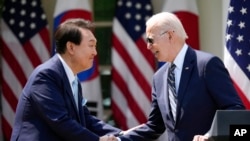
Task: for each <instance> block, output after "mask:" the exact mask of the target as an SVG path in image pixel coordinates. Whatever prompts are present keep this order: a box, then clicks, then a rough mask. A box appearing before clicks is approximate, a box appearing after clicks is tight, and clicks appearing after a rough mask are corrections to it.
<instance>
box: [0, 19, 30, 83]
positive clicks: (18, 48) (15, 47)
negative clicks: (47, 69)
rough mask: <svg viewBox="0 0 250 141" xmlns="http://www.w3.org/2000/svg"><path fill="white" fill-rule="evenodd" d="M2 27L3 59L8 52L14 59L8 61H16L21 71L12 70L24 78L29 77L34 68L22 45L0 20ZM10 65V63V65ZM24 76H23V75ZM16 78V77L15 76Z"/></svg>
mask: <svg viewBox="0 0 250 141" xmlns="http://www.w3.org/2000/svg"><path fill="white" fill-rule="evenodd" d="M1 25H2V35H5V36H2V41H3V43H4V45H5V46H3V57H4V55H9V52H11V54H13V56H14V57H11V58H9V59H11V60H12V59H13V60H12V61H17V63H18V64H22V65H20V68H21V69H13V70H19V71H22V72H21V73H19V72H17V73H18V74H20V76H24V77H26V78H27V77H29V74H30V73H31V72H32V70H33V69H34V66H33V65H32V64H31V62H30V60H29V58H28V57H27V55H26V53H25V52H24V50H23V47H22V45H21V44H20V42H19V41H18V39H17V38H16V36H15V35H14V34H13V32H12V31H11V30H10V29H9V27H8V26H7V25H6V24H5V22H4V21H3V20H2V22H1ZM6 47H8V50H9V52H6V53H4V52H5V49H7V48H6ZM10 65H12V63H10ZM23 74H25V75H23ZM17 76H18V75H17Z"/></svg>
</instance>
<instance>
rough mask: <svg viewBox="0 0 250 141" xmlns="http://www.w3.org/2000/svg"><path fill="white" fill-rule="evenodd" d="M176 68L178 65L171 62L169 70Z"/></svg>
mask: <svg viewBox="0 0 250 141" xmlns="http://www.w3.org/2000/svg"><path fill="white" fill-rule="evenodd" d="M175 68H176V65H175V64H174V63H173V64H171V66H170V69H169V71H170V72H172V71H174V69H175Z"/></svg>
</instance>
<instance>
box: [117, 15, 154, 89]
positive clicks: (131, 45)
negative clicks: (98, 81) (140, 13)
mask: <svg viewBox="0 0 250 141" xmlns="http://www.w3.org/2000/svg"><path fill="white" fill-rule="evenodd" d="M114 25H115V27H114V28H113V33H114V34H113V37H115V39H114V41H113V42H114V43H116V42H117V41H119V44H118V45H119V46H117V48H123V50H125V51H126V54H129V56H130V58H131V61H132V62H133V63H134V64H136V65H138V64H140V65H139V66H138V67H136V68H137V69H138V72H139V73H141V75H142V77H144V79H146V81H145V82H143V83H145V84H148V85H149V86H150V84H151V81H152V74H153V73H154V69H153V68H152V66H155V62H154V61H155V60H154V56H153V55H152V53H151V52H150V51H149V50H148V53H145V54H147V55H148V56H143V55H144V54H142V53H141V52H140V51H139V50H138V48H147V47H146V46H136V44H135V43H136V42H137V40H136V42H133V40H132V39H131V37H129V36H128V34H127V32H126V31H125V30H124V28H123V27H122V25H121V24H120V22H119V21H118V20H117V19H114ZM138 40H141V39H140V38H139V39H138ZM143 45H146V43H145V44H143ZM113 46H114V45H113ZM114 47H115V46H114ZM121 54H122V53H121ZM146 58H151V59H152V61H147V59H146ZM126 59H127V58H124V60H126ZM152 62H153V64H150V63H152ZM131 68H132V67H131ZM154 68H155V67H154ZM145 70H147V71H145ZM144 87H145V86H144ZM147 88H148V87H147Z"/></svg>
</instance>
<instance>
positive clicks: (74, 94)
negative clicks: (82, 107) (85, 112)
mask: <svg viewBox="0 0 250 141" xmlns="http://www.w3.org/2000/svg"><path fill="white" fill-rule="evenodd" d="M72 88H73V96H74V100H75V103H76V107H77V109H78V81H77V77H76V78H75V80H74V81H73V82H72Z"/></svg>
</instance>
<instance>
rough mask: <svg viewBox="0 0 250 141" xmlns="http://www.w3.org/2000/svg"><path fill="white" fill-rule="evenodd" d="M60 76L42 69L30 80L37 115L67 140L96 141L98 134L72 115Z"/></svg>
mask: <svg viewBox="0 0 250 141" xmlns="http://www.w3.org/2000/svg"><path fill="white" fill-rule="evenodd" d="M61 79H62V78H61V76H59V75H58V74H57V73H54V72H53V71H49V70H46V71H42V72H40V73H38V74H37V75H36V76H35V77H34V80H33V81H32V82H33V84H32V87H31V89H30V91H32V94H31V98H30V101H31V103H32V106H33V108H34V110H35V111H37V112H36V113H37V114H38V115H39V116H38V117H39V118H41V120H42V121H44V123H45V124H47V125H48V126H49V128H48V129H49V130H51V132H53V133H54V134H56V135H57V136H60V137H61V138H62V139H64V140H67V141H71V140H74V141H81V140H92V141H98V140H99V136H98V135H97V134H95V133H94V132H92V131H90V130H89V129H87V128H85V127H83V126H82V125H81V124H79V123H78V122H77V121H76V120H74V117H72V115H73V114H72V112H74V109H72V106H71V105H70V103H69V102H70V100H69V98H70V97H69V95H68V93H67V92H66V89H65V88H64V85H63V84H64V83H67V82H63V81H62V80H61Z"/></svg>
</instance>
